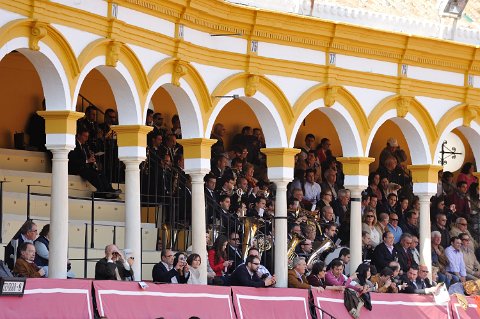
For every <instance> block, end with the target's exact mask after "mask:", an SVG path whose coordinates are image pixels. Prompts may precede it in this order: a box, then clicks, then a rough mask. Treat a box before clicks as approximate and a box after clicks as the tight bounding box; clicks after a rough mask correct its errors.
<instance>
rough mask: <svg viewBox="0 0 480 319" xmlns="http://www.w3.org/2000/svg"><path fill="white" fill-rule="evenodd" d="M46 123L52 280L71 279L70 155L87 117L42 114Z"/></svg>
mask: <svg viewBox="0 0 480 319" xmlns="http://www.w3.org/2000/svg"><path fill="white" fill-rule="evenodd" d="M38 114H39V115H40V116H42V117H43V118H44V119H45V133H46V134H47V143H46V147H47V148H48V149H49V150H50V151H52V153H53V159H52V194H51V201H50V202H51V204H50V246H49V261H48V277H49V278H60V279H65V278H67V259H68V153H69V152H70V151H71V150H73V149H74V148H75V133H76V123H77V120H78V119H79V118H81V117H82V116H83V113H77V112H72V111H41V112H38Z"/></svg>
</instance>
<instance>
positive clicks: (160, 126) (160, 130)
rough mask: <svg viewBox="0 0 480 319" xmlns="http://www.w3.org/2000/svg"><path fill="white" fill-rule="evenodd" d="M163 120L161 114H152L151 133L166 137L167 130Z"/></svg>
mask: <svg viewBox="0 0 480 319" xmlns="http://www.w3.org/2000/svg"><path fill="white" fill-rule="evenodd" d="M163 120H164V119H163V116H162V113H154V114H153V132H154V133H155V134H159V135H162V136H163V137H166V135H167V131H168V129H167V128H166V127H165V125H164V122H163Z"/></svg>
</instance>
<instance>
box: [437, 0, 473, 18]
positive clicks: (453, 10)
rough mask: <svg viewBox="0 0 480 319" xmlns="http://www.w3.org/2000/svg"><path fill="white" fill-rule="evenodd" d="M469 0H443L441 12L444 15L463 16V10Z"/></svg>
mask: <svg viewBox="0 0 480 319" xmlns="http://www.w3.org/2000/svg"><path fill="white" fill-rule="evenodd" d="M467 3H468V0H443V1H441V2H440V7H439V9H440V12H441V14H442V15H451V16H454V17H458V18H459V17H461V16H462V13H463V10H465V7H466V6H467Z"/></svg>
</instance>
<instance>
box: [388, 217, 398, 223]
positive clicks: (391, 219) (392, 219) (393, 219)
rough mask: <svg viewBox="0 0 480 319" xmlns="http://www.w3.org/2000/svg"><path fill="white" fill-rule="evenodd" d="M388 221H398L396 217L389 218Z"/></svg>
mask: <svg viewBox="0 0 480 319" xmlns="http://www.w3.org/2000/svg"><path fill="white" fill-rule="evenodd" d="M390 221H391V222H398V218H396V219H395V218H390Z"/></svg>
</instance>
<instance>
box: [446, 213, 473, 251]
mask: <svg viewBox="0 0 480 319" xmlns="http://www.w3.org/2000/svg"><path fill="white" fill-rule="evenodd" d="M467 226H468V224H467V220H466V219H465V218H463V217H458V218H457V219H456V220H455V225H453V226H452V229H451V230H450V236H451V237H454V236H456V237H458V236H459V235H460V234H461V233H465V234H467V235H468V236H469V237H470V242H469V243H468V246H469V247H470V248H471V249H477V248H478V243H477V242H476V241H475V239H474V238H473V237H472V235H471V234H470V232H469V231H468V227H467Z"/></svg>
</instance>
